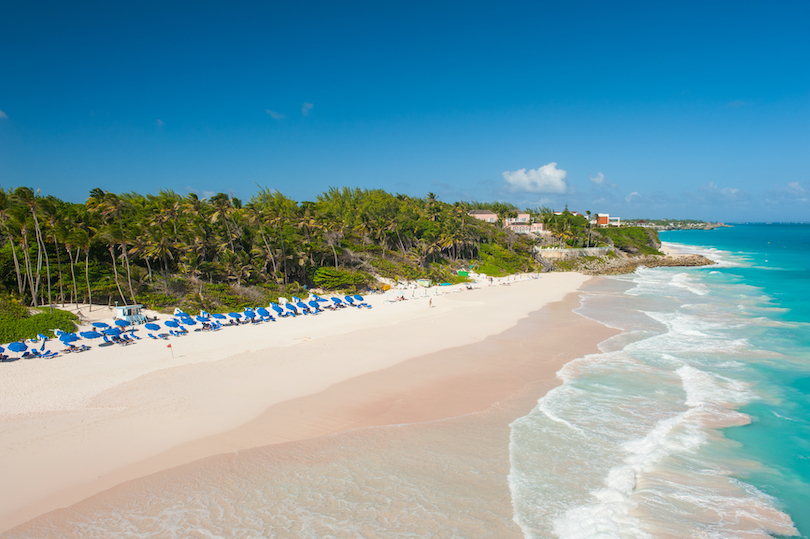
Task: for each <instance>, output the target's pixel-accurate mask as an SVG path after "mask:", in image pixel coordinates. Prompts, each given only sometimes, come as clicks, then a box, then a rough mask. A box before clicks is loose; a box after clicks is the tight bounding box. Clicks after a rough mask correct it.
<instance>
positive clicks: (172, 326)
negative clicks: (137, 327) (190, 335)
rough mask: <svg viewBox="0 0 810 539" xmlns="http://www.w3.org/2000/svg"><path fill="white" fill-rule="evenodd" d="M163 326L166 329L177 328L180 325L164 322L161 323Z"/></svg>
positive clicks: (171, 321)
mask: <svg viewBox="0 0 810 539" xmlns="http://www.w3.org/2000/svg"><path fill="white" fill-rule="evenodd" d="M163 325H164V326H166V327H168V328H179V327H180V324H178V323H177V322H176V321H175V320H166V321H165V322H163Z"/></svg>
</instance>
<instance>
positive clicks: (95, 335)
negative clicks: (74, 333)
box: [79, 331, 101, 339]
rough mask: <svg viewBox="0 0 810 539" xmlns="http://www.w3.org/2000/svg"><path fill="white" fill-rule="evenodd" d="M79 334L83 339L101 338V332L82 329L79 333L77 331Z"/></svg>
mask: <svg viewBox="0 0 810 539" xmlns="http://www.w3.org/2000/svg"><path fill="white" fill-rule="evenodd" d="M79 335H81V336H82V337H83V338H85V339H100V338H101V333H98V332H96V331H82V332H81V333H79Z"/></svg>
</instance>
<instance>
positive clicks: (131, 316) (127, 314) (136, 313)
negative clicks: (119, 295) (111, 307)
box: [115, 305, 146, 326]
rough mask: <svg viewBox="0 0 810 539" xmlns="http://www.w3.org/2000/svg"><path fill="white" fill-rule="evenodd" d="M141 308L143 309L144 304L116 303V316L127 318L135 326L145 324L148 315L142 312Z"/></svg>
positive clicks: (122, 318)
mask: <svg viewBox="0 0 810 539" xmlns="http://www.w3.org/2000/svg"><path fill="white" fill-rule="evenodd" d="M141 309H143V305H116V306H115V317H116V318H120V319H121V320H126V321H127V322H129V323H130V324H132V325H133V326H134V325H136V324H145V323H146V316H144V314H143V313H142V312H141Z"/></svg>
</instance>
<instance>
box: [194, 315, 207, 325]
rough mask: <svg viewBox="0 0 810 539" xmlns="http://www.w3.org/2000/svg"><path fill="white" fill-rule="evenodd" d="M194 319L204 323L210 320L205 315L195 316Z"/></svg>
mask: <svg viewBox="0 0 810 539" xmlns="http://www.w3.org/2000/svg"><path fill="white" fill-rule="evenodd" d="M194 319H195V320H196V321H197V322H203V323H205V322H208V319H207V318H206V317H204V316H195V317H194Z"/></svg>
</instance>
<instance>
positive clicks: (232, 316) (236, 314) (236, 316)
mask: <svg viewBox="0 0 810 539" xmlns="http://www.w3.org/2000/svg"><path fill="white" fill-rule="evenodd" d="M228 316H230V317H231V318H242V315H241V314H239V313H228Z"/></svg>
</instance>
